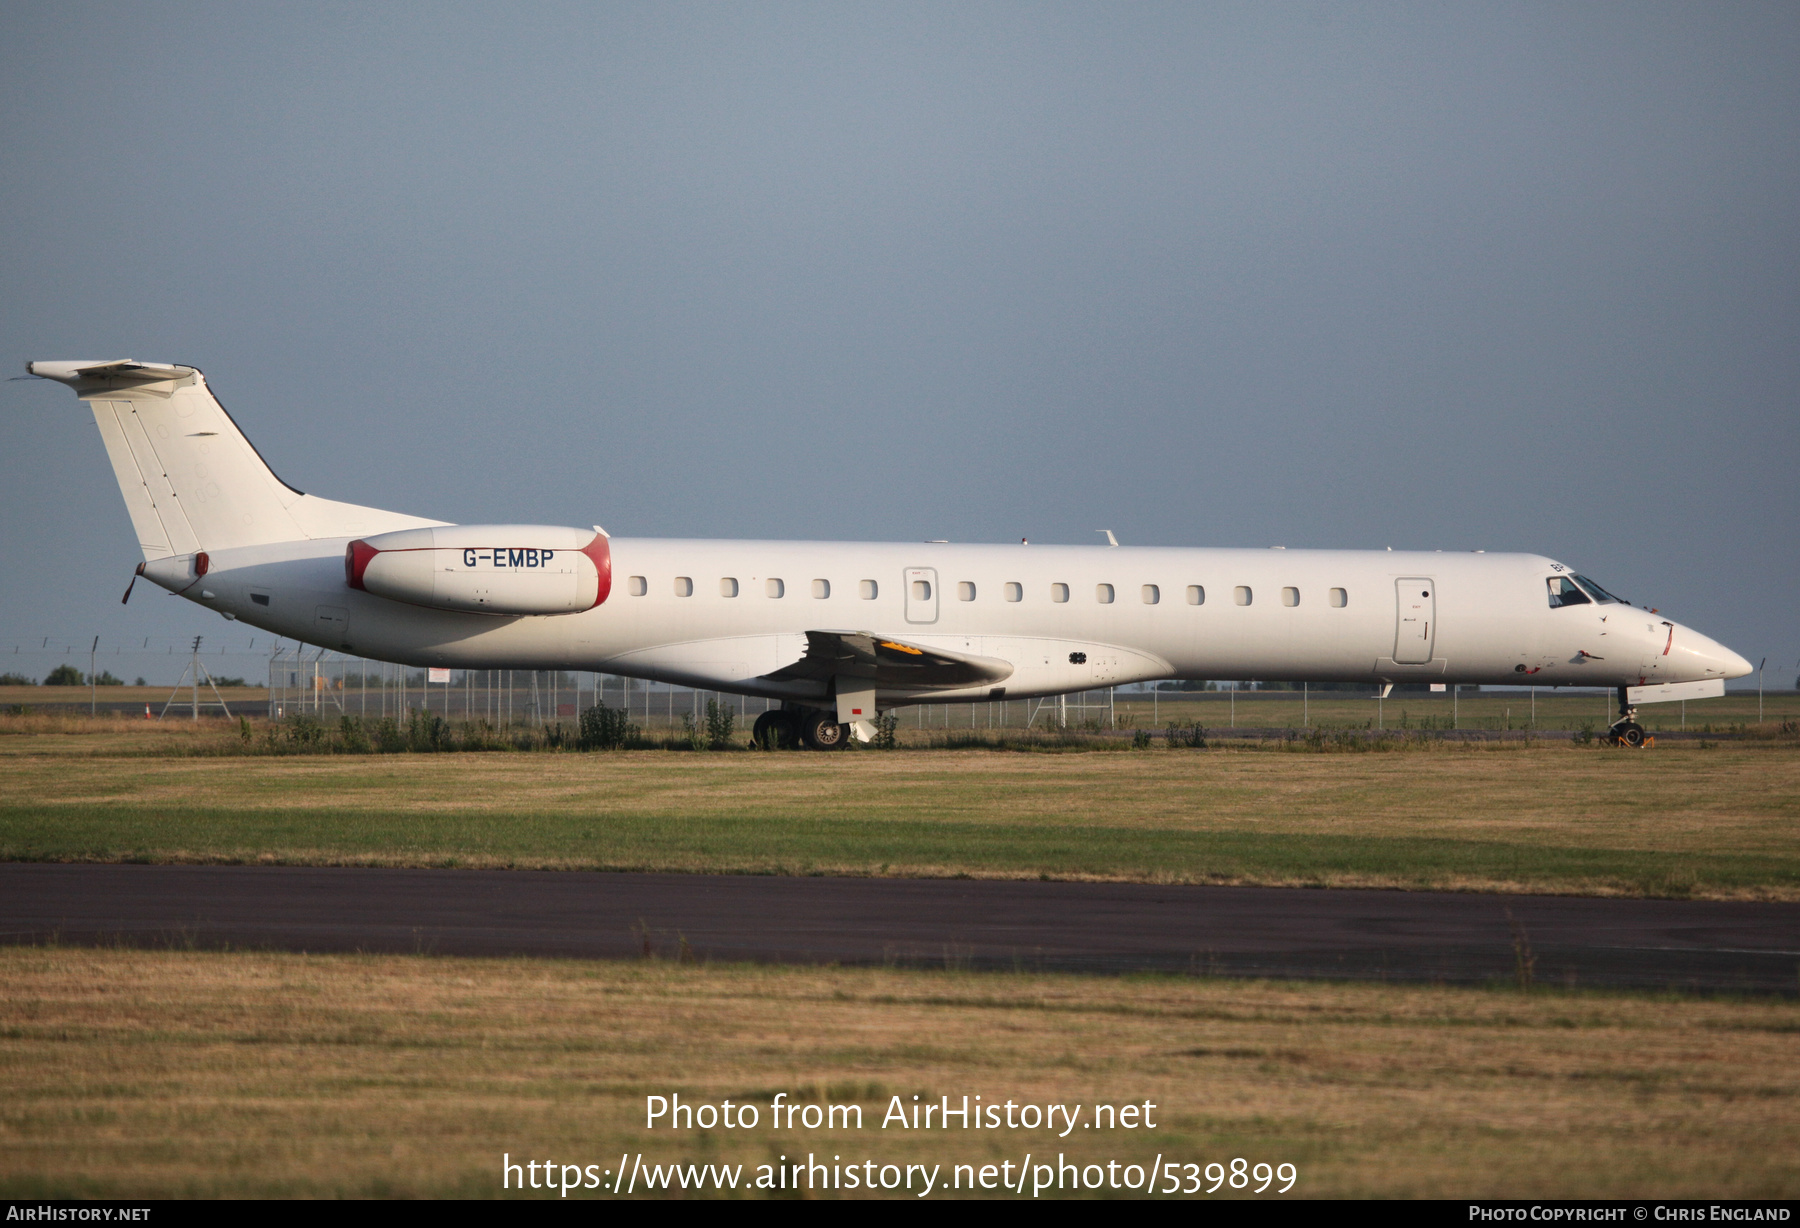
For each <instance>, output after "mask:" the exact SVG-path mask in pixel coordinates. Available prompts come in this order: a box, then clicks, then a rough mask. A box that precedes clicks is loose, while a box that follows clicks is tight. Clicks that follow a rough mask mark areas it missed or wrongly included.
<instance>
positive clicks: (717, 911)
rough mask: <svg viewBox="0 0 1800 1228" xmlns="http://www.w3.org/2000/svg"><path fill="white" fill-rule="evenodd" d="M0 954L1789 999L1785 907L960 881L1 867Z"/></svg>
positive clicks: (1791, 923) (1799, 937)
mask: <svg viewBox="0 0 1800 1228" xmlns="http://www.w3.org/2000/svg"><path fill="white" fill-rule="evenodd" d="M0 942H6V943H10V944H21V943H33V944H36V943H46V942H60V943H64V944H73V945H90V944H122V945H127V946H137V947H198V948H221V947H230V948H251V949H263V950H284V951H370V952H401V953H413V952H418V953H428V954H446V955H484V956H495V955H531V956H552V957H562V958H574V959H634V958H643V957H645V956H655V957H659V958H669V959H679V958H693V959H701V960H725V961H736V960H754V961H769V962H785V963H802V964H827V963H829V964H876V965H880V964H891V965H899V966H923V967H958V968H1021V969H1026V970H1040V969H1041V970H1058V971H1074V972H1101V973H1121V972H1131V971H1164V972H1176V973H1197V974H1208V975H1231V976H1265V977H1331V978H1358V979H1389V980H1396V981H1426V982H1433V981H1441V982H1446V983H1479V982H1484V981H1513V980H1516V978H1517V976H1518V974H1519V970H1520V967H1521V965H1522V964H1528V965H1529V966H1530V968H1531V976H1532V979H1533V981H1534V982H1536V983H1540V984H1552V985H1577V986H1600V987H1633V988H1670V989H1682V990H1706V991H1749V992H1757V993H1771V992H1773V993H1781V994H1786V995H1794V994H1796V992H1797V991H1800V904H1762V903H1737V902H1710V901H1688V900H1623V899H1587V898H1579V897H1571V896H1524V895H1508V896H1501V895H1472V894H1455V893H1440V892H1406V891H1336V890H1333V891H1321V890H1298V889H1283V888H1269V887H1184V886H1157V885H1151V884H1141V883H1066V882H1003V881H982V880H971V879H891V878H888V879H883V878H776V877H752V876H747V875H697V874H696V875H687V874H594V873H571V872H565V873H555V872H542V871H507V870H386V869H349V868H309V867H280V866H139V865H47V864H20V863H13V864H4V865H0Z"/></svg>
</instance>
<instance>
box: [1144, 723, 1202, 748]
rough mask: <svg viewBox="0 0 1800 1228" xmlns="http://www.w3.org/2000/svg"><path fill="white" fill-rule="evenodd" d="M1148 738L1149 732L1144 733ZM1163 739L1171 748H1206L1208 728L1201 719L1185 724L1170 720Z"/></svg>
mask: <svg viewBox="0 0 1800 1228" xmlns="http://www.w3.org/2000/svg"><path fill="white" fill-rule="evenodd" d="M1144 736H1145V737H1146V738H1147V737H1149V736H1150V735H1149V734H1147V733H1146V734H1145V735H1144ZM1163 741H1164V743H1166V744H1167V746H1168V748H1169V749H1170V750H1177V749H1192V750H1205V749H1206V730H1205V729H1204V728H1203V727H1202V726H1201V724H1200V722H1199V721H1194V722H1192V723H1191V724H1187V725H1183V724H1182V723H1181V722H1180V721H1170V722H1169V727H1168V728H1167V729H1165V730H1163Z"/></svg>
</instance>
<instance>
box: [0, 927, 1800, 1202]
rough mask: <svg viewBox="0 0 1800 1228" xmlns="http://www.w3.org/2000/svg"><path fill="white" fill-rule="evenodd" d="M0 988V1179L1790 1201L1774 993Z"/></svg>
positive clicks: (113, 957)
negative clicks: (1173, 1187) (793, 1118)
mask: <svg viewBox="0 0 1800 1228" xmlns="http://www.w3.org/2000/svg"><path fill="white" fill-rule="evenodd" d="M0 985H4V986H5V987H6V989H5V992H4V994H0V1195H4V1196H7V1197H14V1198H40V1197H52V1196H76V1197H132V1198H139V1197H194V1196H200V1197H204V1196H215V1195H219V1196H256V1195H321V1196H337V1195H402V1196H406V1195H474V1196H486V1195H493V1194H497V1193H499V1192H500V1191H499V1188H498V1187H499V1182H500V1157H501V1153H502V1152H507V1153H510V1154H511V1155H512V1156H513V1157H514V1158H515V1159H519V1158H521V1157H527V1156H528V1157H531V1158H533V1159H537V1160H553V1161H555V1162H557V1163H559V1164H560V1163H571V1164H578V1165H585V1164H590V1163H592V1164H595V1165H598V1166H600V1167H601V1168H603V1169H611V1168H617V1167H618V1158H619V1156H620V1154H621V1153H631V1154H634V1155H635V1154H638V1153H641V1154H642V1155H643V1157H644V1160H645V1162H647V1163H657V1164H667V1163H670V1162H672V1161H677V1160H682V1161H697V1162H700V1163H714V1164H719V1163H722V1164H744V1165H746V1166H748V1167H747V1169H746V1171H749V1172H753V1171H754V1166H756V1165H758V1164H762V1163H766V1162H775V1161H776V1157H778V1156H782V1155H785V1156H787V1157H790V1158H803V1157H805V1156H806V1155H807V1153H809V1152H812V1153H816V1154H818V1155H819V1156H820V1157H821V1158H824V1159H827V1160H829V1159H830V1158H831V1157H833V1156H841V1157H842V1159H843V1161H844V1162H846V1163H857V1164H860V1163H861V1162H862V1161H864V1160H874V1161H876V1162H877V1163H878V1164H884V1163H895V1164H902V1165H903V1164H909V1163H922V1164H925V1165H927V1166H930V1165H934V1164H935V1165H941V1166H942V1169H941V1170H940V1171H941V1174H942V1179H943V1180H946V1181H947V1180H949V1179H950V1177H951V1170H952V1166H954V1165H957V1164H971V1165H981V1164H989V1163H991V1164H996V1165H997V1164H1000V1163H1001V1162H1003V1161H1011V1162H1012V1163H1013V1164H1015V1165H1017V1164H1018V1163H1019V1162H1021V1161H1022V1160H1023V1159H1024V1157H1025V1155H1026V1154H1027V1153H1031V1154H1032V1156H1033V1162H1034V1164H1035V1163H1040V1162H1044V1161H1046V1160H1048V1161H1049V1162H1051V1163H1054V1162H1055V1160H1054V1157H1055V1156H1056V1154H1057V1153H1058V1152H1063V1153H1066V1155H1067V1156H1068V1158H1069V1159H1070V1160H1072V1161H1076V1162H1078V1163H1080V1164H1083V1165H1086V1164H1088V1163H1090V1162H1099V1163H1102V1164H1104V1163H1106V1162H1107V1161H1113V1160H1117V1161H1120V1162H1121V1163H1135V1164H1139V1165H1146V1166H1148V1165H1149V1164H1151V1163H1152V1160H1153V1157H1155V1156H1157V1155H1159V1154H1160V1155H1161V1156H1163V1157H1164V1158H1165V1160H1175V1161H1178V1162H1181V1163H1187V1162H1190V1161H1191V1162H1195V1163H1199V1164H1202V1165H1203V1164H1205V1163H1207V1162H1211V1161H1218V1162H1221V1163H1222V1164H1225V1165H1229V1163H1230V1161H1231V1160H1232V1159H1233V1158H1236V1157H1243V1158H1244V1159H1246V1160H1247V1161H1248V1162H1250V1163H1251V1164H1254V1163H1257V1162H1267V1163H1269V1164H1271V1165H1275V1164H1280V1163H1291V1164H1294V1165H1295V1166H1296V1168H1297V1169H1298V1180H1297V1182H1296V1184H1295V1187H1294V1190H1293V1196H1344V1195H1382V1196H1423V1197H1448V1196H1455V1197H1481V1196H1487V1197H1527V1196H1530V1197H1556V1196H1563V1197H1587V1198H1595V1197H1627V1196H1628V1197H1657V1198H1673V1197H1763V1198H1783V1197H1788V1198H1791V1197H1794V1196H1795V1195H1796V1193H1800V1006H1797V1005H1795V1004H1794V1003H1791V1002H1730V1001H1717V1000H1713V1001H1703V1000H1689V999H1678V998H1664V997H1631V996H1607V995H1595V994H1573V993H1566V992H1557V991H1534V992H1533V993H1531V994H1528V995H1527V994H1520V993H1518V992H1517V991H1507V990H1498V989H1494V990H1467V989H1445V988H1403V987H1396V986H1391V985H1348V984H1346V985H1318V984H1304V985H1296V984H1280V983H1255V982H1226V981H1213V980H1207V979H1203V978H1202V979H1126V980H1115V979H1109V978H1079V977H1054V976H1032V975H1016V974H1014V975H1008V974H998V973H994V974H989V973H948V972H946V973H930V972H898V971H884V970H867V969H778V968H743V967H717V968H709V967H695V966H680V965H671V964H665V963H642V964H616V963H588V964H583V963H572V962H553V961H541V962H536V961H482V960H465V959H447V958H433V957H412V958H396V957H353V956H345V957H318V956H311V957H309V956H300V955H260V954H215V953H198V952H154V953H152V952H133V951H121V950H101V951H92V950H89V951H71V950H58V949H43V948H13V949H0ZM776 1091H785V1092H787V1093H788V1095H789V1097H790V1098H797V1099H799V1100H801V1101H824V1100H828V1101H831V1102H837V1103H857V1104H860V1105H861V1106H862V1109H863V1114H864V1118H863V1121H864V1126H863V1128H862V1129H861V1130H854V1129H845V1128H843V1126H842V1124H841V1123H840V1125H839V1127H838V1128H837V1129H835V1130H832V1129H815V1130H806V1129H804V1128H802V1127H801V1126H800V1125H799V1124H798V1123H796V1125H795V1126H794V1128H793V1129H791V1130H789V1129H785V1128H784V1129H773V1128H771V1127H770V1116H769V1105H770V1101H771V1100H772V1098H773V1094H774V1093H775V1092H776ZM671 1093H680V1094H681V1096H682V1097H683V1098H684V1099H685V1100H688V1101H690V1102H713V1103H717V1102H719V1101H722V1100H724V1099H726V1098H731V1099H732V1100H733V1101H734V1102H736V1103H742V1102H750V1103H754V1104H759V1105H760V1106H761V1108H760V1110H759V1117H760V1118H761V1120H760V1121H759V1125H758V1128H755V1129H748V1130H729V1131H728V1130H723V1129H716V1130H712V1131H702V1130H692V1131H690V1130H677V1131H670V1130H667V1129H659V1130H655V1131H646V1130H645V1129H644V1128H643V1122H644V1116H643V1115H644V1112H645V1097H646V1096H647V1095H651V1094H657V1095H668V1094H671ZM915 1094H917V1095H919V1096H920V1097H921V1101H924V1100H931V1101H936V1100H937V1098H938V1097H940V1096H945V1095H948V1096H951V1097H952V1098H953V1099H954V1100H959V1099H960V1097H962V1096H963V1095H968V1096H970V1097H971V1098H973V1097H975V1096H977V1095H979V1096H981V1097H982V1098H983V1101H984V1102H986V1103H996V1104H998V1103H1002V1102H1004V1101H1006V1100H1012V1101H1015V1102H1017V1103H1019V1104H1025V1103H1033V1104H1039V1105H1042V1104H1046V1103H1063V1104H1069V1105H1084V1106H1092V1105H1094V1104H1095V1103H1101V1102H1104V1103H1112V1104H1120V1103H1125V1102H1136V1103H1140V1104H1141V1103H1142V1102H1143V1101H1146V1100H1148V1101H1150V1102H1152V1103H1154V1104H1155V1105H1156V1106H1157V1107H1156V1109H1155V1111H1154V1117H1153V1120H1155V1121H1156V1123H1157V1128H1156V1129H1155V1130H1146V1129H1137V1130H1125V1129H1122V1128H1121V1129H1118V1130H1101V1131H1099V1132H1095V1131H1093V1130H1091V1129H1087V1128H1078V1129H1076V1130H1074V1131H1073V1132H1072V1134H1071V1136H1070V1137H1068V1138H1059V1137H1057V1135H1058V1134H1059V1133H1060V1132H1061V1126H1060V1124H1059V1127H1058V1129H1057V1130H1056V1131H1050V1130H1046V1129H1036V1130H1032V1129H1023V1128H1020V1129H1013V1130H1006V1129H999V1130H992V1131H982V1132H980V1133H976V1132H973V1131H969V1132H964V1131H960V1130H952V1131H949V1132H938V1131H933V1132H930V1133H926V1132H923V1131H920V1132H913V1131H901V1130H900V1129H898V1127H890V1128H887V1129H883V1128H881V1127H880V1124H879V1123H880V1122H881V1120H882V1117H883V1115H884V1113H885V1112H886V1109H887V1107H888V1105H889V1103H890V1097H892V1096H894V1095H899V1096H901V1097H902V1100H903V1103H904V1104H905V1105H907V1106H909V1107H910V1105H911V1104H912V1099H911V1098H912V1096H913V1095H915ZM1083 1120H1086V1118H1085V1116H1084V1118H1083ZM1121 1171H1122V1170H1121ZM640 1192H642V1190H641V1189H640ZM963 1192H964V1193H965V1194H966V1193H967V1191H966V1190H965V1191H963ZM1228 1192H1229V1190H1226V1191H1222V1192H1221V1195H1220V1196H1223V1195H1224V1194H1225V1193H1228ZM1108 1193H1111V1191H1108ZM531 1196H536V1197H543V1196H544V1195H543V1194H542V1193H538V1194H535V1195H531ZM813 1196H826V1195H819V1194H815V1195H813ZM838 1196H842V1195H838ZM1114 1196H1117V1195H1116V1194H1115V1195H1114Z"/></svg>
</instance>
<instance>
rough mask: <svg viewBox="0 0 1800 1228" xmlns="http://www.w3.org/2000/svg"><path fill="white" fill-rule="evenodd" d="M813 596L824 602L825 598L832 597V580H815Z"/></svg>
mask: <svg viewBox="0 0 1800 1228" xmlns="http://www.w3.org/2000/svg"><path fill="white" fill-rule="evenodd" d="M813 596H814V597H817V598H818V599H819V600H820V601H823V600H825V598H827V597H829V596H831V581H830V580H814V581H813Z"/></svg>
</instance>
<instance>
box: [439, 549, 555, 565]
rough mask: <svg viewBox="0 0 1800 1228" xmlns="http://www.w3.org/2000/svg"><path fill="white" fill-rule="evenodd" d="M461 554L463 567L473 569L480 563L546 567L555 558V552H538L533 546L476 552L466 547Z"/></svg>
mask: <svg viewBox="0 0 1800 1228" xmlns="http://www.w3.org/2000/svg"><path fill="white" fill-rule="evenodd" d="M462 554H463V566H464V567H475V566H478V565H479V564H482V563H487V564H490V565H491V566H494V567H548V566H549V565H550V560H551V559H553V558H555V557H556V551H554V550H539V549H537V548H536V547H534V546H527V547H525V548H524V549H522V550H514V549H512V548H510V547H508V548H505V549H502V548H499V547H496V548H494V549H492V550H477V549H476V548H474V547H473V546H470V547H466V548H465V549H464V550H463V552H462Z"/></svg>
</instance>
